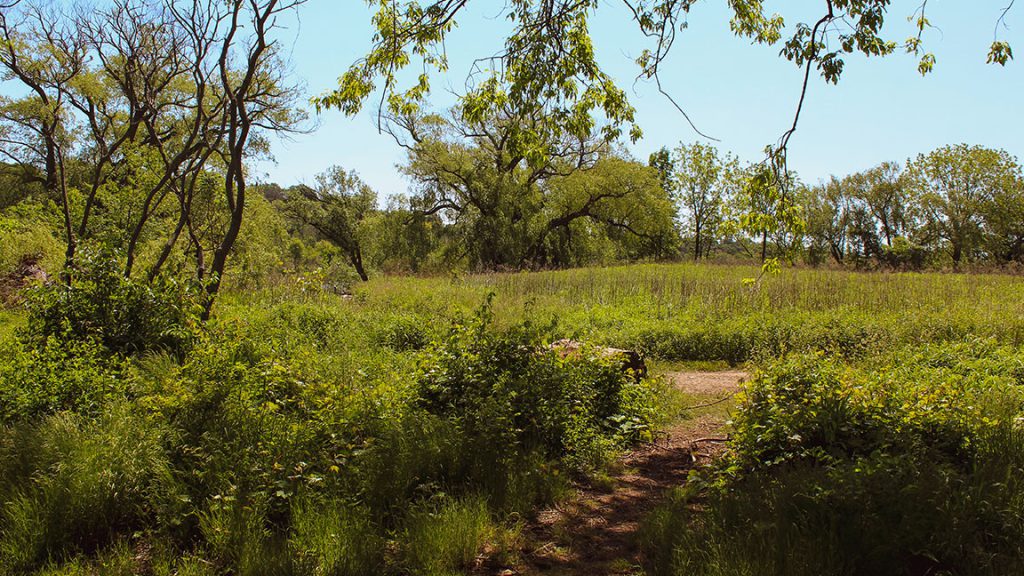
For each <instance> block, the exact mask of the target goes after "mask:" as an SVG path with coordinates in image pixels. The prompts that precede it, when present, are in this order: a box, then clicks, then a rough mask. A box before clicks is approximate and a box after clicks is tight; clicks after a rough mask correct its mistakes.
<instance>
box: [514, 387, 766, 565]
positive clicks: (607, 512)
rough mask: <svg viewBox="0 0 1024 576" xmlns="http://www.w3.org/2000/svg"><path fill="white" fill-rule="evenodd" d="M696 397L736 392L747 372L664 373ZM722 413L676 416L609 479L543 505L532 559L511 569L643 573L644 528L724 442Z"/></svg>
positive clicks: (529, 535) (530, 538) (534, 526)
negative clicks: (640, 536)
mask: <svg viewBox="0 0 1024 576" xmlns="http://www.w3.org/2000/svg"><path fill="white" fill-rule="evenodd" d="M665 376H666V377H667V378H668V379H669V381H670V382H671V383H672V384H673V386H675V387H676V388H677V389H679V390H681V391H683V392H686V393H687V394H691V395H693V397H694V399H695V400H696V402H697V403H701V402H707V401H714V400H717V399H720V398H725V397H728V396H730V395H732V394H735V393H736V392H737V391H739V389H740V383H741V382H743V381H744V380H746V379H747V378H748V375H747V374H746V373H745V372H738V371H731V372H674V373H668V374H666V375H665ZM724 424H725V422H724V421H723V419H722V418H721V417H715V416H707V415H706V416H700V417H696V418H693V419H689V420H684V421H681V422H678V423H676V424H675V425H673V426H672V427H670V428H669V429H668V430H666V431H665V432H664V433H663V434H662V435H661V436H660V437H659V438H658V440H657V441H656V442H653V443H651V444H647V445H644V446H640V447H638V448H637V449H636V450H634V451H632V452H630V453H628V454H626V455H625V456H624V457H623V458H622V460H621V470H622V472H620V473H618V474H616V475H615V476H614V478H613V480H614V482H612V483H610V484H611V485H610V486H587V487H583V488H581V489H580V491H579V493H578V494H577V495H576V496H575V497H573V498H571V499H570V500H569V501H568V502H565V503H562V504H560V505H559V506H558V507H556V508H553V509H550V510H545V511H543V512H541V513H540V514H539V515H538V517H537V519H536V521H535V522H533V523H531V524H530V525H529V526H528V527H527V529H526V532H525V534H524V535H525V536H526V540H527V545H526V550H524V554H523V555H524V557H525V565H524V566H520V567H519V569H518V570H505V571H503V572H499V574H502V575H503V576H511V575H519V574H522V575H531V576H532V575H541V574H543V575H550V576H570V575H580V576H582V575H588V576H591V575H593V576H600V575H633V574H640V573H642V568H641V564H642V558H641V554H640V550H639V547H638V542H637V530H638V529H639V528H640V524H641V522H642V521H643V519H644V518H645V517H646V515H647V514H648V513H649V512H650V511H651V510H652V509H654V507H655V506H656V505H657V504H658V503H659V502H660V500H661V499H662V498H663V497H664V496H665V494H666V493H667V492H668V491H669V490H670V489H672V488H674V487H677V486H680V485H682V484H683V482H685V481H686V478H687V475H688V474H689V472H690V470H692V469H693V468H694V467H695V466H697V465H699V464H702V463H704V462H707V461H708V460H710V459H711V458H712V457H713V456H715V455H716V454H717V453H719V452H720V451H721V450H722V444H721V443H718V442H714V441H709V439H717V438H724V433H723V431H722V428H723V426H724Z"/></svg>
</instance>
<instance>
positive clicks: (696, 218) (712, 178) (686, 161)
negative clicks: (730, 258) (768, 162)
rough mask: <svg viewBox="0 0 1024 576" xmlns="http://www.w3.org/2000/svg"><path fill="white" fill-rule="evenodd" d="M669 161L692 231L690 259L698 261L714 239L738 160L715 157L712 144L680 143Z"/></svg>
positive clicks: (678, 195)
mask: <svg viewBox="0 0 1024 576" xmlns="http://www.w3.org/2000/svg"><path fill="white" fill-rule="evenodd" d="M672 160H673V162H672V164H673V172H672V179H671V182H672V186H673V191H674V192H675V196H676V198H677V199H678V200H679V202H680V203H681V204H682V207H683V210H684V211H685V214H686V219H687V222H688V225H689V227H690V231H691V232H692V233H693V259H694V260H700V258H701V256H702V255H705V254H706V253H707V252H708V251H709V250H710V247H711V245H712V244H713V243H714V241H715V235H716V229H717V228H718V227H719V225H720V224H721V222H722V218H723V215H724V214H723V208H724V206H725V202H726V195H727V189H728V187H729V179H730V178H731V177H732V174H733V173H734V172H735V171H736V170H737V169H738V164H739V163H738V161H737V160H736V159H735V158H733V157H732V156H730V155H728V154H727V155H726V156H725V157H724V158H721V157H719V155H718V150H717V149H715V147H714V146H709V145H706V144H700V143H696V144H691V145H689V146H687V145H680V146H679V147H678V148H676V150H675V153H674V155H673V159H672Z"/></svg>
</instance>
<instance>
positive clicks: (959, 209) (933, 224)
mask: <svg viewBox="0 0 1024 576" xmlns="http://www.w3.org/2000/svg"><path fill="white" fill-rule="evenodd" d="M1019 178H1020V166H1019V164H1017V161H1016V159H1015V158H1013V157H1012V156H1010V155H1009V154H1007V153H1006V152H1005V151H1002V150H991V149H988V148H984V147H981V146H968V145H967V144H958V145H955V146H943V147H942V148H939V149H936V150H934V151H932V152H930V153H928V154H921V155H918V157H917V158H916V159H915V160H913V161H912V162H910V164H909V167H908V179H909V185H910V186H911V187H912V189H913V190H914V191H915V194H916V195H917V196H918V197H919V198H920V206H921V211H922V214H923V217H924V219H925V225H926V226H927V227H928V228H929V229H930V230H931V231H932V232H933V233H934V234H935V235H936V236H937V237H938V238H940V239H942V240H943V241H945V242H946V243H947V244H948V247H949V252H950V257H951V258H952V260H953V265H954V266H955V267H957V266H959V265H960V264H961V263H962V262H963V260H964V259H965V258H967V259H970V258H972V257H974V256H976V255H977V254H978V251H979V250H980V249H981V244H982V239H983V235H984V231H985V220H984V215H985V212H986V209H987V208H988V207H990V206H992V204H993V202H996V201H997V200H998V199H999V198H1005V197H1006V196H1005V192H1004V191H1005V190H1010V189H1012V187H1013V186H1014V185H1015V184H1014V182H1015V181H1016V180H1018V179H1019ZM1011 197H1012V196H1011Z"/></svg>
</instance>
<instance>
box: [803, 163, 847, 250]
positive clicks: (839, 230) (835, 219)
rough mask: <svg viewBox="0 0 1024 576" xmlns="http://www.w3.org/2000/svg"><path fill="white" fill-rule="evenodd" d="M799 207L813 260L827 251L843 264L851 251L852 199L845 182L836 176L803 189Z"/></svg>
mask: <svg viewBox="0 0 1024 576" xmlns="http://www.w3.org/2000/svg"><path fill="white" fill-rule="evenodd" d="M799 202H800V205H801V206H803V210H804V222H805V224H806V227H807V234H808V236H809V238H810V242H811V245H810V252H811V259H812V260H813V261H815V262H816V261H818V259H819V256H818V254H819V253H820V252H822V251H826V252H827V253H828V255H829V256H830V257H831V258H832V260H833V261H835V263H836V264H840V265H841V264H843V263H844V262H845V260H846V257H847V255H848V252H849V248H848V241H849V234H850V219H851V214H850V212H851V207H850V204H851V198H850V196H849V194H848V193H847V187H846V186H844V185H843V182H842V181H841V180H840V179H839V178H836V177H835V176H833V177H832V178H831V179H830V180H829V181H828V182H827V183H824V184H819V185H817V186H814V187H810V188H808V187H804V188H801V194H800V201H799Z"/></svg>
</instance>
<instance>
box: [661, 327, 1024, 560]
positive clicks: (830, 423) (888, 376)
mask: <svg viewBox="0 0 1024 576" xmlns="http://www.w3.org/2000/svg"><path fill="white" fill-rule="evenodd" d="M1022 360H1024V358H1022V357H1021V355H1020V353H1019V352H1018V351H1015V350H1013V349H1006V348H999V347H997V346H995V345H994V344H992V343H991V342H986V341H974V342H967V343H962V344H952V345H949V344H947V345H938V346H929V347H924V348H922V349H918V350H907V351H902V352H898V353H894V354H890V355H889V356H888V357H885V358H882V359H877V358H874V359H866V360H862V361H860V362H859V363H856V364H853V363H849V362H844V361H840V360H838V359H835V358H824V357H822V356H821V355H820V354H811V355H796V356H792V357H788V358H785V359H782V360H780V361H779V362H777V363H776V364H774V365H772V366H770V367H769V368H768V369H767V370H765V371H764V372H763V373H762V374H761V375H759V376H758V378H757V379H755V381H754V382H752V383H751V385H750V386H749V388H748V390H747V391H746V398H745V400H744V403H743V404H742V407H741V409H740V411H739V413H738V414H737V416H736V418H735V420H734V423H735V433H734V440H733V441H732V442H731V444H730V448H731V452H730V456H729V457H728V458H727V459H726V460H725V461H724V462H723V463H722V464H720V465H719V466H718V467H717V468H715V469H714V470H713V471H710V472H705V473H704V474H703V475H702V477H700V478H699V479H697V480H695V481H694V482H693V483H691V486H690V488H689V489H688V491H687V492H685V493H681V494H679V495H677V497H676V498H675V499H674V501H673V502H670V503H669V504H667V505H666V506H664V507H662V509H660V510H659V511H658V512H656V513H655V514H654V515H653V516H652V518H651V520H650V521H649V523H648V526H647V529H646V533H645V540H646V541H647V546H646V548H647V550H648V552H649V554H650V557H651V558H652V565H653V566H652V570H653V572H654V573H655V574H672V575H679V574H742V573H761V574H778V575H780V576H781V575H791V574H797V575H800V574H807V575H810V574H883V575H884V574H892V575H905V574H906V575H915V574H939V573H951V574H1010V573H1019V572H1020V571H1021V569H1022V568H1024V546H1022V545H1021V542H1022V541H1024V523H1022V522H1021V521H1020V518H1021V513H1022V512H1024V506H1022V502H1024V480H1021V476H1020V473H1021V471H1022V470H1024V431H1022V430H1021V428H1020V426H1019V418H1018V417H1019V413H1020V408H1021V406H1022V405H1024V391H1022V390H1020V389H1019V387H1018V380H1017V377H1018V375H1017V370H1018V369H1019V366H1020V363H1021V361H1022ZM695 497H700V498H701V501H702V505H701V508H702V512H701V513H699V514H694V513H693V512H692V510H691V506H692V503H693V501H694V498H695Z"/></svg>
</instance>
